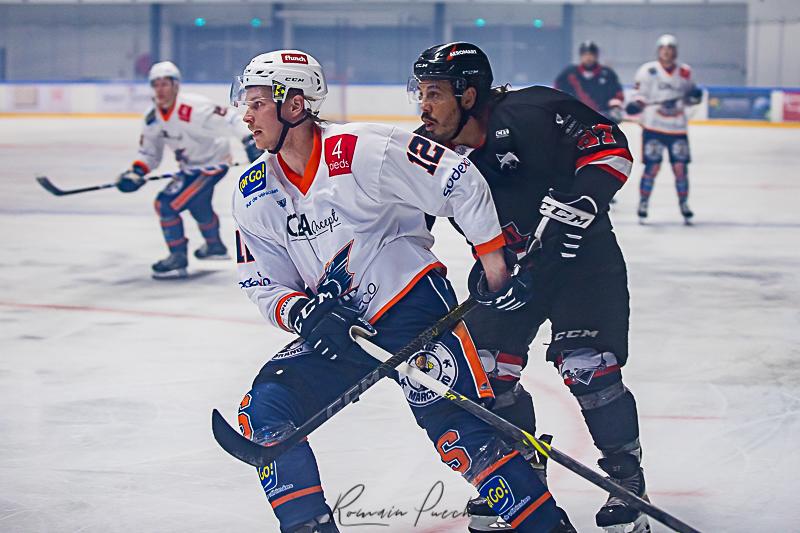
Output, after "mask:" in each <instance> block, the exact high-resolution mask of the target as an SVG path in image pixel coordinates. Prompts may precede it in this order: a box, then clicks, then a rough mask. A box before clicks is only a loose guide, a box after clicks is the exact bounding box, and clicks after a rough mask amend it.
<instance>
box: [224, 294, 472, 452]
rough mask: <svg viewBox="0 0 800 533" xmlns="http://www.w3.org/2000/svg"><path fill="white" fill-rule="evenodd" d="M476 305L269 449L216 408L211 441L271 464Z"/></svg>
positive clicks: (467, 305)
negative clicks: (236, 427) (226, 419)
mask: <svg viewBox="0 0 800 533" xmlns="http://www.w3.org/2000/svg"><path fill="white" fill-rule="evenodd" d="M476 305H478V302H476V301H475V300H474V299H472V298H467V299H466V300H464V301H463V302H462V303H461V304H459V305H458V306H456V307H455V308H454V309H453V310H452V311H450V312H449V313H448V314H446V315H445V316H443V317H442V318H440V319H439V320H438V321H437V322H436V323H435V324H433V325H432V326H431V327H429V328H428V329H426V330H425V331H423V332H422V333H421V334H419V335H418V336H417V337H416V338H415V339H414V340H412V341H411V342H409V343H408V344H407V345H406V346H405V347H403V349H401V350H400V351H399V352H397V353H396V354H395V355H393V356H391V357H389V358H388V359H387V360H386V361H385V362H383V363H381V365H379V366H378V367H377V368H376V369H375V370H373V371H372V372H370V373H369V374H367V375H366V376H364V377H363V378H361V380H359V381H358V382H357V383H356V384H355V385H353V386H352V387H350V388H348V389H347V390H346V391H345V392H344V393H343V394H341V395H340V396H339V397H338V398H336V399H335V400H333V401H332V402H331V403H330V404H329V405H328V406H327V407H325V408H324V409H322V410H321V411H319V412H318V413H316V414H315V415H314V416H312V417H311V418H309V419H308V420H307V421H306V422H305V423H304V424H303V425H301V426H300V427H299V428H297V429H295V430H294V431H293V432H291V433H290V434H288V435H286V436H285V437H284V438H283V440H281V441H280V442H277V443H275V444H273V445H271V446H263V445H261V444H258V443H255V442H253V441H251V440H250V439H248V438H246V437H244V436H242V435H241V434H240V433H239V432H238V431H236V430H235V429H233V428H232V427H231V426H230V425H229V424H228V423H227V422H226V421H225V418H223V416H222V415H221V414H220V413H219V411H217V410H216V409H214V410H213V411H212V412H211V428H212V430H213V432H214V439H216V441H217V443H218V444H219V445H220V446H221V447H222V449H223V450H225V451H226V452H228V453H229V454H231V455H232V456H234V457H235V458H237V459H239V460H240V461H244V462H245V463H247V464H250V465H253V466H256V467H261V466H264V465H267V464H269V463H271V462H272V461H274V460H275V459H276V458H278V457H280V455H282V454H283V453H284V452H286V451H288V450H289V449H290V448H292V447H293V446H295V445H296V444H298V443H299V442H300V441H302V440H303V439H304V438H306V437H307V436H308V435H309V434H311V432H312V431H314V430H315V429H317V428H318V427H320V426H321V425H322V424H324V423H325V421H327V420H328V419H329V418H331V417H332V416H333V415H335V414H336V413H338V412H339V411H340V410H342V408H344V406H346V405H348V404H351V403H353V402H354V401H356V400H358V398H359V396H360V395H361V394H362V393H363V392H364V391H366V390H367V389H369V388H370V387H372V386H373V385H375V383H377V382H378V381H380V380H381V379H382V378H384V377H386V376H388V375H390V374H391V373H392V371H393V370H394V369H395V368H396V367H397V366H398V365H400V364H401V363H404V362H406V361H407V360H408V359H409V358H410V357H411V356H412V355H414V354H415V353H417V352H418V351H419V350H421V349H422V348H424V347H425V345H426V344H428V343H429V342H431V341H433V340H434V339H436V338H437V337H439V336H441V335H442V334H444V333H446V332H448V331H450V330H451V329H453V328H454V327H455V325H456V324H457V323H458V321H459V320H461V319H462V318H463V317H464V315H466V314H467V313H468V312H469V311H471V310H472V309H473V308H474V307H475V306H476Z"/></svg>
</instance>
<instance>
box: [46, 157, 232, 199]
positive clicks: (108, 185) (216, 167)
mask: <svg viewBox="0 0 800 533" xmlns="http://www.w3.org/2000/svg"><path fill="white" fill-rule="evenodd" d="M239 164H240V163H230V164H227V163H224V164H218V165H209V166H207V167H199V168H187V169H185V170H184V171H183V172H214V171H217V170H224V169H228V168H230V167H234V166H237V165H239ZM178 174H179V172H168V173H167V174H159V175H157V176H147V177H146V178H145V181H156V180H165V179H171V178H174V177H175V176H177V175H178ZM36 181H38V182H39V185H41V186H42V187H43V188H44V189H45V190H46V191H47V192H49V193H51V194H54V195H56V196H67V195H70V194H80V193H84V192H91V191H100V190H103V189H112V188H114V187H116V186H117V184H116V182H114V183H104V184H103V185H92V186H90V187H81V188H78V189H60V188H58V187H56V185H55V184H53V182H52V181H50V178H48V177H47V176H36Z"/></svg>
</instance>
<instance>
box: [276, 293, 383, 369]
mask: <svg viewBox="0 0 800 533" xmlns="http://www.w3.org/2000/svg"><path fill="white" fill-rule="evenodd" d="M346 300H347V299H346V297H336V296H334V295H333V294H331V293H329V292H320V293H319V294H317V295H316V296H315V297H314V298H312V299H304V300H300V301H298V302H297V303H296V304H294V307H292V309H291V310H290V311H289V317H290V320H291V323H292V327H293V328H294V330H295V331H296V332H297V334H298V335H300V336H301V337H303V339H304V340H305V341H306V342H307V343H308V344H310V345H311V347H312V348H314V350H315V351H316V352H317V353H319V354H320V355H322V356H324V357H327V358H328V359H331V360H333V359H336V358H338V357H339V356H343V355H345V354H346V353H347V352H348V351H350V350H351V349H352V348H353V347H356V345H355V341H353V338H352V337H351V336H350V328H355V329H357V330H358V331H359V332H360V333H361V334H363V335H365V336H370V337H371V336H372V335H375V333H376V331H375V328H373V327H372V325H371V324H370V323H369V322H367V321H366V320H365V319H364V318H363V317H362V316H361V313H360V312H359V311H358V310H357V309H356V308H355V307H352V306H350V305H348V302H347V301H346Z"/></svg>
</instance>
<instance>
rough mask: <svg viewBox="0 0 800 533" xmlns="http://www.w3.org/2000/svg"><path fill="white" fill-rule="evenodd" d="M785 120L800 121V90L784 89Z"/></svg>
mask: <svg viewBox="0 0 800 533" xmlns="http://www.w3.org/2000/svg"><path fill="white" fill-rule="evenodd" d="M783 120H785V121H787V122H800V91H784V93H783Z"/></svg>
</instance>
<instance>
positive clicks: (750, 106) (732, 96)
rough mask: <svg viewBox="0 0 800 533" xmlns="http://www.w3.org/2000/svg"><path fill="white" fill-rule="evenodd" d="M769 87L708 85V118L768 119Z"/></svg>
mask: <svg viewBox="0 0 800 533" xmlns="http://www.w3.org/2000/svg"><path fill="white" fill-rule="evenodd" d="M770 93H771V91H770V90H769V89H758V88H744V87H740V88H737V87H709V89H708V118H710V119H714V118H727V119H745V120H769V111H770Z"/></svg>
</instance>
